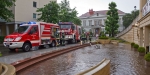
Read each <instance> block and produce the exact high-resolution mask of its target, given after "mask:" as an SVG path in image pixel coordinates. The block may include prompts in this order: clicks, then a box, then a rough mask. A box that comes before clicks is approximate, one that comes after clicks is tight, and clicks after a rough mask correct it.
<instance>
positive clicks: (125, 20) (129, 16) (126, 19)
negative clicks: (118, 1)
mask: <svg viewBox="0 0 150 75" xmlns="http://www.w3.org/2000/svg"><path fill="white" fill-rule="evenodd" d="M138 15H139V10H137V11H131V13H127V14H126V15H124V16H123V26H124V27H125V28H127V27H128V26H129V25H130V24H131V23H132V22H133V20H134V19H135V18H136V17H137V16H138Z"/></svg>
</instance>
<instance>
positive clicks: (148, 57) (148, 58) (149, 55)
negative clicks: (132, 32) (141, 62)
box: [144, 53, 150, 62]
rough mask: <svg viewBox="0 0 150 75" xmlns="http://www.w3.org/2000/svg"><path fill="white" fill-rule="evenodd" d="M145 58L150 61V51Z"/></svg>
mask: <svg viewBox="0 0 150 75" xmlns="http://www.w3.org/2000/svg"><path fill="white" fill-rule="evenodd" d="M144 59H145V60H146V61H148V62H150V53H147V54H146V55H145V56H144Z"/></svg>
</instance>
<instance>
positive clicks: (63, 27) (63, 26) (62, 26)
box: [60, 25, 71, 29]
mask: <svg viewBox="0 0 150 75" xmlns="http://www.w3.org/2000/svg"><path fill="white" fill-rule="evenodd" d="M60 28H61V29H69V28H71V25H60Z"/></svg>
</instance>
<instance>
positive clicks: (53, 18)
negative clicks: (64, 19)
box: [37, 1, 59, 23]
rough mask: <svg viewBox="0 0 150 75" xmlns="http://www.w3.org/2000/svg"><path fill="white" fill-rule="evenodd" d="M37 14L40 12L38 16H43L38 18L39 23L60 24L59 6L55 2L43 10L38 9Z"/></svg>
mask: <svg viewBox="0 0 150 75" xmlns="http://www.w3.org/2000/svg"><path fill="white" fill-rule="evenodd" d="M37 12H39V14H38V15H40V16H41V17H40V18H38V20H39V21H41V20H42V21H44V22H49V23H58V17H59V15H58V12H59V5H58V4H57V3H56V2H55V1H52V2H50V3H48V4H46V5H44V7H43V8H38V9H37Z"/></svg>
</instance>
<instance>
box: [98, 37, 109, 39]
mask: <svg viewBox="0 0 150 75" xmlns="http://www.w3.org/2000/svg"><path fill="white" fill-rule="evenodd" d="M99 39H109V38H108V37H99Z"/></svg>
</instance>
